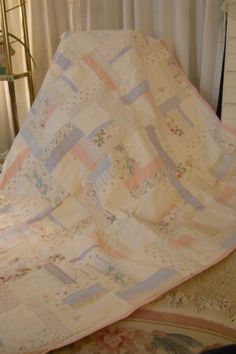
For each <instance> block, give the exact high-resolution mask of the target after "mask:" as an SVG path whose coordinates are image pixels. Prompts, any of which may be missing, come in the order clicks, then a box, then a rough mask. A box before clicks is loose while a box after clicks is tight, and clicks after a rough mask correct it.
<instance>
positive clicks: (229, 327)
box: [50, 252, 236, 354]
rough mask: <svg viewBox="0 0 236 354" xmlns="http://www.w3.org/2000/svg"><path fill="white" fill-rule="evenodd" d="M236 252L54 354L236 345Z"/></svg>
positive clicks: (181, 353)
mask: <svg viewBox="0 0 236 354" xmlns="http://www.w3.org/2000/svg"><path fill="white" fill-rule="evenodd" d="M235 265H236V253H235V252H234V253H233V254H232V255H231V256H230V257H229V258H227V259H225V260H224V261H222V262H220V263H219V264H217V265H216V266H214V267H212V268H211V269H210V270H207V271H205V272H204V273H201V274H199V275H198V276H196V277H194V278H193V279H191V280H189V281H187V282H186V283H184V284H182V285H179V286H178V287H177V288H176V289H174V290H171V291H170V292H168V293H167V294H166V295H165V296H164V297H163V298H162V299H160V300H156V301H154V302H152V303H151V304H148V305H145V306H144V307H142V308H141V309H139V310H137V311H136V312H135V313H134V314H132V315H131V316H130V317H128V318H127V319H124V320H121V321H119V322H117V323H115V324H113V325H110V326H108V327H106V328H104V329H102V330H100V331H98V332H95V333H94V334H92V335H90V336H88V337H86V338H84V339H82V340H80V341H78V342H76V343H74V344H72V345H70V346H67V347H65V348H62V349H59V350H55V351H52V352H50V354H111V353H112V354H134V353H137V354H145V353H150V354H195V353H197V354H199V353H200V352H202V351H203V350H204V351H205V350H210V349H212V348H218V347H223V346H226V345H231V344H235V343H236V296H235V294H236V273H235V271H234V269H235Z"/></svg>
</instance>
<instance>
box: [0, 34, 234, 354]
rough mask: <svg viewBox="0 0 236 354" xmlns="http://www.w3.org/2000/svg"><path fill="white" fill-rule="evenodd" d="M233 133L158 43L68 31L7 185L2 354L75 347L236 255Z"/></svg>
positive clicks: (1, 239)
mask: <svg viewBox="0 0 236 354" xmlns="http://www.w3.org/2000/svg"><path fill="white" fill-rule="evenodd" d="M235 136H236V132H235V131H234V130H233V129H230V128H229V127H227V126H224V125H222V124H221V123H220V122H219V120H218V118H217V117H216V116H215V114H214V112H213V111H212V110H211V109H210V108H209V106H207V104H206V103H205V102H204V100H203V99H202V98H201V97H200V96H199V94H198V92H197V91H196V90H195V89H194V88H193V87H192V86H191V84H190V83H189V81H188V80H187V79H186V77H185V75H184V74H183V72H182V71H181V70H180V69H179V67H178V66H177V64H176V62H175V60H174V58H173V57H172V56H171V54H170V53H169V52H168V50H167V49H166V47H165V45H164V44H163V43H162V42H161V41H158V40H156V39H153V38H149V37H146V36H144V35H142V34H139V33H137V32H135V31H94V32H68V33H65V34H64V35H63V37H62V40H61V43H60V45H59V48H58V50H57V51H56V53H55V56H54V58H53V62H52V65H51V68H50V70H49V71H48V73H47V76H46V78H45V80H44V83H43V85H42V88H41V90H40V92H39V94H38V96H37V98H36V100H35V102H34V104H33V106H32V108H31V111H30V113H29V115H28V117H27V119H26V121H25V124H24V126H23V127H22V129H21V131H20V133H19V135H18V136H17V138H16V139H15V141H14V144H13V146H12V148H11V151H10V153H9V155H8V157H7V160H6V163H5V165H4V168H3V172H2V174H1V177H0V353H2V354H18V353H23V354H28V353H32V354H36V353H37V354H38V353H46V352H48V351H49V350H53V349H55V348H59V347H61V346H63V345H66V344H69V343H72V342H75V341H76V340H78V339H81V338H83V337H85V336H87V335H89V334H90V333H93V332H95V331H97V330H99V329H101V328H103V327H105V326H107V325H109V324H111V323H114V322H116V321H118V320H120V319H122V318H125V317H127V316H129V315H130V314H131V313H133V312H134V311H135V310H136V309H138V308H140V307H141V306H143V305H145V304H147V303H150V302H151V301H153V300H154V299H158V298H160V297H161V296H162V295H164V294H165V293H167V292H168V291H169V290H171V289H173V288H175V287H176V286H177V285H179V284H181V283H183V282H184V281H186V280H188V279H191V278H192V277H194V276H196V275H197V274H199V273H201V272H202V271H204V270H206V269H207V268H209V267H210V266H212V265H214V264H216V263H218V262H219V261H220V260H222V259H224V258H225V257H227V256H228V255H230V253H232V252H233V250H234V249H235V245H236V233H235V232H236V159H235V153H236V138H235Z"/></svg>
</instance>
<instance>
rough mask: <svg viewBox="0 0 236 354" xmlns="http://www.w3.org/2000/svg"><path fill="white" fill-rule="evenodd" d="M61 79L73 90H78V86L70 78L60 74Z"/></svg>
mask: <svg viewBox="0 0 236 354" xmlns="http://www.w3.org/2000/svg"><path fill="white" fill-rule="evenodd" d="M61 79H62V80H63V81H64V82H65V83H66V84H67V85H68V86H69V87H70V88H71V89H72V91H73V92H75V93H77V92H79V89H78V87H77V86H76V85H75V84H74V82H73V81H72V80H70V79H68V77H66V76H64V75H62V76H61Z"/></svg>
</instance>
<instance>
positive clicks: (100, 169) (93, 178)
mask: <svg viewBox="0 0 236 354" xmlns="http://www.w3.org/2000/svg"><path fill="white" fill-rule="evenodd" d="M110 166H111V161H110V160H109V158H108V157H105V158H104V159H103V160H102V161H101V162H100V163H99V165H98V166H97V168H96V171H95V172H94V173H92V174H91V175H90V176H89V179H90V181H91V182H92V183H96V181H97V179H98V178H99V177H101V176H102V174H103V173H104V172H105V171H106V170H107V169H108V168H109V167H110Z"/></svg>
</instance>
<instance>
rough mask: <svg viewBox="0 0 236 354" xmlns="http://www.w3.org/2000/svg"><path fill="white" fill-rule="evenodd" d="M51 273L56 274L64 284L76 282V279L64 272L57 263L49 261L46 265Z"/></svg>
mask: <svg viewBox="0 0 236 354" xmlns="http://www.w3.org/2000/svg"><path fill="white" fill-rule="evenodd" d="M44 268H45V269H46V270H47V271H48V272H49V273H51V274H52V275H54V277H56V278H57V279H58V280H60V281H61V282H62V283H63V284H74V283H76V281H75V280H74V279H72V278H71V277H70V276H69V275H68V274H66V273H65V272H63V270H61V269H60V268H58V267H57V266H56V265H55V264H52V263H49V264H47V265H46V266H45V267H44Z"/></svg>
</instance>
